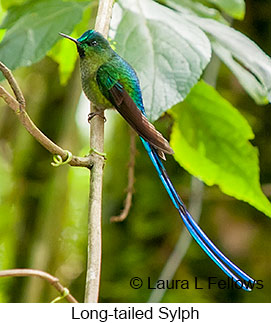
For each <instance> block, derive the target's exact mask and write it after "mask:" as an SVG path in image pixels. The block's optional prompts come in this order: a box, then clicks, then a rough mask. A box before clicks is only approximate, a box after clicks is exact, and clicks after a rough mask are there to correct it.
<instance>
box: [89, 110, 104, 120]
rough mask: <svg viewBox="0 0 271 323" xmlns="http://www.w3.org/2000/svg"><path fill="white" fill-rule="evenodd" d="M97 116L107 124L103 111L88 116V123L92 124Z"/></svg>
mask: <svg viewBox="0 0 271 323" xmlns="http://www.w3.org/2000/svg"><path fill="white" fill-rule="evenodd" d="M95 116H99V117H100V118H102V119H103V120H104V122H106V117H105V116H104V115H103V111H95V112H91V113H89V114H88V123H90V121H91V120H92V119H93V118H94V117H95Z"/></svg>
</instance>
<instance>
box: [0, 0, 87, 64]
mask: <svg viewBox="0 0 271 323" xmlns="http://www.w3.org/2000/svg"><path fill="white" fill-rule="evenodd" d="M88 4H89V2H79V3H77V2H62V1H58V0H49V1H35V2H31V3H27V4H24V5H22V6H17V7H12V8H11V9H10V10H9V11H8V13H7V16H6V18H5V19H4V22H3V23H2V25H1V28H8V30H7V31H6V33H5V36H4V38H3V40H2V42H1V43H0V57H1V61H3V62H4V63H5V64H6V65H7V66H8V67H9V68H10V69H15V68H17V67H19V66H29V65H31V64H33V63H35V62H37V61H39V60H40V59H42V58H43V57H44V56H45V55H46V53H47V51H48V50H50V49H51V48H52V46H53V45H54V44H55V43H56V42H57V41H58V40H59V37H60V36H59V34H58V32H60V31H61V32H64V33H68V34H69V33H71V32H72V30H73V29H74V26H75V25H76V24H77V23H78V22H79V21H80V19H81V18H82V13H83V9H84V8H85V7H86V6H87V5H88Z"/></svg>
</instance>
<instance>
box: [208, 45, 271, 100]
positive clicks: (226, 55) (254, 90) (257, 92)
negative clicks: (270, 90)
mask: <svg viewBox="0 0 271 323" xmlns="http://www.w3.org/2000/svg"><path fill="white" fill-rule="evenodd" d="M212 47H213V50H214V51H215V53H216V54H217V55H218V56H219V57H220V59H221V60H222V61H223V62H224V64H226V65H227V66H228V68H229V69H230V70H231V71H232V72H233V74H235V76H236V78H237V79H238V80H239V82H240V84H241V85H242V86H243V88H244V89H245V90H246V91H247V93H248V94H249V95H250V96H251V97H252V98H253V99H254V101H255V102H256V103H257V104H267V103H268V98H267V91H266V89H265V87H263V86H262V84H261V83H260V82H259V80H258V79H257V78H256V77H255V76H254V75H253V74H252V73H250V72H249V71H248V70H247V69H245V68H244V67H243V66H242V65H240V64H239V63H238V62H237V61H236V60H235V59H234V57H232V54H231V52H230V51H229V50H227V49H226V48H225V47H222V46H221V45H220V44H219V43H217V42H216V41H212Z"/></svg>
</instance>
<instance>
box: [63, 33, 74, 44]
mask: <svg viewBox="0 0 271 323" xmlns="http://www.w3.org/2000/svg"><path fill="white" fill-rule="evenodd" d="M59 35H60V36H62V37H64V38H67V39H69V40H71V41H73V42H74V43H76V44H78V43H79V42H78V40H77V39H75V38H72V37H71V36H68V35H65V34H63V33H59Z"/></svg>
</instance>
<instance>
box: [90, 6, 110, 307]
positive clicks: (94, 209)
mask: <svg viewBox="0 0 271 323" xmlns="http://www.w3.org/2000/svg"><path fill="white" fill-rule="evenodd" d="M113 3H114V0H100V1H99V7H98V14H97V17H96V24H95V30H96V31H99V32H100V33H101V34H103V36H104V37H107V35H108V31H109V24H110V19H111V15H112V8H113ZM95 110H96V108H95V106H94V105H93V104H90V112H94V111H95ZM90 147H91V148H95V149H96V150H97V151H99V152H103V149H104V120H103V119H102V118H100V117H95V118H93V119H92V121H91V125H90ZM103 167H104V160H103V159H102V158H97V161H96V163H95V164H94V166H93V168H92V170H91V175H90V193H89V214H88V263H87V277H86V290H85V302H86V303H96V302H98V298H99V287H100V274H101V258H102V230H101V224H102V223H101V222H102V221H101V218H102V184H103Z"/></svg>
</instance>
